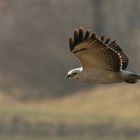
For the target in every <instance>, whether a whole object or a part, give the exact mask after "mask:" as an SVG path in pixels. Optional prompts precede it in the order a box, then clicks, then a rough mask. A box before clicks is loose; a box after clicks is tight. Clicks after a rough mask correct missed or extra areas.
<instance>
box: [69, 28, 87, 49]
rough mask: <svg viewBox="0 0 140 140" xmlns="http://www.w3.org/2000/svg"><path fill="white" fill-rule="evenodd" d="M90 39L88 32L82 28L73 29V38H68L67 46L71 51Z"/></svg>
mask: <svg viewBox="0 0 140 140" xmlns="http://www.w3.org/2000/svg"><path fill="white" fill-rule="evenodd" d="M89 37H90V30H85V29H84V28H83V27H79V28H75V29H74V35H73V37H69V46H70V50H71V51H72V50H73V49H74V47H75V46H76V45H78V44H80V43H82V42H84V41H86V40H88V39H89Z"/></svg>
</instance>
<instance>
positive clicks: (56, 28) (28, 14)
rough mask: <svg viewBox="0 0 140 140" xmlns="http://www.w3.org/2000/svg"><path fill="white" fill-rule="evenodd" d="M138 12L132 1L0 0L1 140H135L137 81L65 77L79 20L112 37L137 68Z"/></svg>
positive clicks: (139, 126) (139, 132)
mask: <svg viewBox="0 0 140 140" xmlns="http://www.w3.org/2000/svg"><path fill="white" fill-rule="evenodd" d="M139 16H140V1H139V0H133V1H128V0H123V1H121V0H117V1H112V0H104V1H102V0H86V1H85V0H75V1H71V0H0V139H4V140H18V139H20V140H22V139H26V140H38V139H39V140H46V139H47V140H65V139H67V140H93V139H98V140H139V139H140V83H137V84H135V85H128V84H125V83H123V84H111V85H89V84H82V83H78V82H75V81H71V80H68V79H66V74H67V72H68V71H69V70H70V69H72V68H75V67H78V66H79V63H78V61H77V59H76V58H75V56H74V55H73V54H72V53H70V51H69V46H68V38H69V36H70V35H72V34H73V31H74V29H75V28H79V27H83V28H85V29H90V30H91V31H94V32H96V33H97V34H98V35H104V36H106V37H110V38H112V40H117V42H118V44H119V45H120V46H121V47H122V48H123V50H124V51H125V52H126V54H127V55H128V56H129V66H128V68H129V69H130V70H132V71H133V72H137V73H140V63H139V59H140V28H139V26H140V18H139Z"/></svg>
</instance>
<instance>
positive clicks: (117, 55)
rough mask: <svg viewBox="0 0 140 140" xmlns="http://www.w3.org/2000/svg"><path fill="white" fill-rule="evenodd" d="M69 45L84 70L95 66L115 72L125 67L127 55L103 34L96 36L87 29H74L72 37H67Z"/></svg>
mask: <svg viewBox="0 0 140 140" xmlns="http://www.w3.org/2000/svg"><path fill="white" fill-rule="evenodd" d="M69 46H70V50H71V51H72V52H73V53H74V54H75V55H76V56H77V57H78V59H79V60H80V62H81V65H82V66H83V69H84V70H86V71H88V69H90V68H92V67H95V66H96V67H102V68H103V69H107V70H111V71H115V72H118V71H120V70H125V69H126V68H127V65H128V57H127V56H126V55H125V54H124V52H123V51H122V49H121V48H120V47H119V46H118V44H117V43H116V41H110V39H109V38H107V39H105V37H104V36H101V37H98V36H97V35H96V34H94V33H92V34H90V31H89V30H87V31H84V29H83V28H79V29H76V30H75V31H74V38H72V37H70V38H69Z"/></svg>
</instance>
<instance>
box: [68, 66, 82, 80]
mask: <svg viewBox="0 0 140 140" xmlns="http://www.w3.org/2000/svg"><path fill="white" fill-rule="evenodd" d="M82 71H83V68H82V67H81V68H76V69H72V70H70V71H69V72H68V74H67V78H68V79H73V80H80V77H81V73H82Z"/></svg>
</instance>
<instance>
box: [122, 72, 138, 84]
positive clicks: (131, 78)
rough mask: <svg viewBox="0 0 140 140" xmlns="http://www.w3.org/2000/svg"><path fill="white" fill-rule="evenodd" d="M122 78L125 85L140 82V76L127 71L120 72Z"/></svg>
mask: <svg viewBox="0 0 140 140" xmlns="http://www.w3.org/2000/svg"><path fill="white" fill-rule="evenodd" d="M122 78H123V80H124V81H125V82H126V83H129V84H134V83H136V82H137V81H138V80H140V75H138V74H135V73H132V72H129V71H123V72H122Z"/></svg>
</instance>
